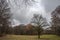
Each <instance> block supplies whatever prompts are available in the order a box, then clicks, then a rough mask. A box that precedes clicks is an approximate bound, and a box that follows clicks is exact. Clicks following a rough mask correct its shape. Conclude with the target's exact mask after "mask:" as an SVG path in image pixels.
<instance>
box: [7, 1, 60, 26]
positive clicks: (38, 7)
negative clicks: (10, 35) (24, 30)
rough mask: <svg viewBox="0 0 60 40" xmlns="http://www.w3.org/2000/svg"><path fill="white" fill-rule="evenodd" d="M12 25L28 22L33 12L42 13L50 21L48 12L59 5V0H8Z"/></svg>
mask: <svg viewBox="0 0 60 40" xmlns="http://www.w3.org/2000/svg"><path fill="white" fill-rule="evenodd" d="M8 2H9V4H10V7H11V12H12V13H13V25H18V24H21V23H24V24H27V23H29V22H30V20H31V18H32V16H33V14H35V13H36V14H42V15H43V16H44V17H46V18H47V20H48V21H50V18H51V15H50V13H51V12H52V11H53V10H54V9H55V8H56V7H57V6H59V5H60V0H9V1H8Z"/></svg>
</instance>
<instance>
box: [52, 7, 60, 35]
mask: <svg viewBox="0 0 60 40" xmlns="http://www.w3.org/2000/svg"><path fill="white" fill-rule="evenodd" d="M51 15H52V29H54V30H53V31H54V33H55V34H57V35H60V6H58V7H57V8H56V9H55V10H54V11H53V12H52V14H51Z"/></svg>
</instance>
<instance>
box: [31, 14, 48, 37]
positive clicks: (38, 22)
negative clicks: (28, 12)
mask: <svg viewBox="0 0 60 40" xmlns="http://www.w3.org/2000/svg"><path fill="white" fill-rule="evenodd" d="M31 23H33V24H35V26H36V31H37V32H38V38H40V35H41V32H42V30H43V28H42V27H44V26H47V24H46V23H47V21H46V19H45V18H43V17H42V15H39V14H34V15H33V19H32V22H31Z"/></svg>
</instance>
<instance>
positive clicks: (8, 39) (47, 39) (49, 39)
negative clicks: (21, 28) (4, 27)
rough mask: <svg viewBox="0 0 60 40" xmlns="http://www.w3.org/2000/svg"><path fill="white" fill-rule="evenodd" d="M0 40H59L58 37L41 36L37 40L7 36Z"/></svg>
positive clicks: (30, 37)
mask: <svg viewBox="0 0 60 40" xmlns="http://www.w3.org/2000/svg"><path fill="white" fill-rule="evenodd" d="M0 40H60V37H58V36H56V35H41V39H38V38H37V36H36V35H35V36H33V35H32V36H30V35H7V36H4V37H0Z"/></svg>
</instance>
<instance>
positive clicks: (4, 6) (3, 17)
mask: <svg viewBox="0 0 60 40" xmlns="http://www.w3.org/2000/svg"><path fill="white" fill-rule="evenodd" d="M10 18H11V12H10V8H9V6H8V3H7V0H0V27H1V29H0V30H1V31H0V33H1V34H3V33H7V29H8V27H9V26H10V23H11V22H10Z"/></svg>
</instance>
